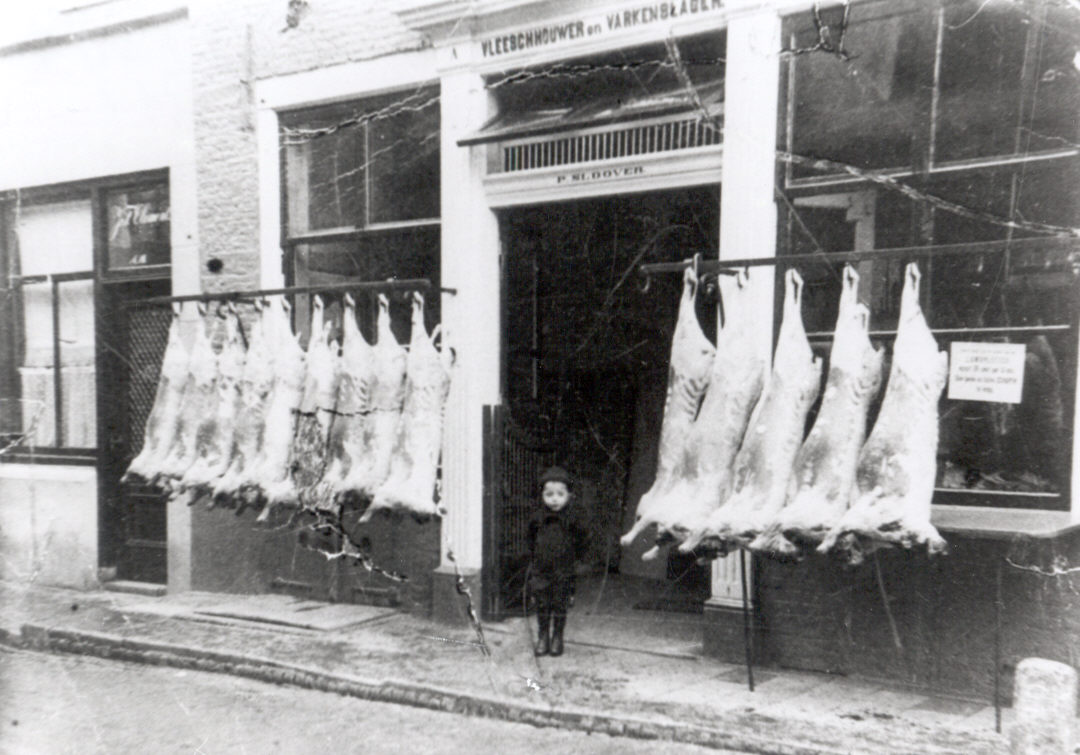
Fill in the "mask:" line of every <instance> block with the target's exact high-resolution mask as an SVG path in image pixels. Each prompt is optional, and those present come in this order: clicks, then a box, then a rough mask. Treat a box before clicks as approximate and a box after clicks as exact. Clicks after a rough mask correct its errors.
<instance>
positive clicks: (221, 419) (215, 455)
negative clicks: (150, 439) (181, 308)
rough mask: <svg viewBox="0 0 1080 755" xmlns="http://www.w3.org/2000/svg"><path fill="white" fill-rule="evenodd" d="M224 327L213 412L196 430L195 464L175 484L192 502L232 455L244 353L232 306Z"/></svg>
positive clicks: (224, 466) (221, 472) (216, 477)
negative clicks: (197, 431)
mask: <svg viewBox="0 0 1080 755" xmlns="http://www.w3.org/2000/svg"><path fill="white" fill-rule="evenodd" d="M224 323H225V326H224V331H225V336H224V341H223V342H222V346H221V352H220V353H219V354H218V359H217V364H218V374H217V379H216V380H215V381H214V388H215V390H216V391H217V397H216V401H215V407H214V409H215V411H214V413H213V415H212V416H209V417H206V418H205V419H204V421H203V423H202V425H201V427H200V429H199V439H198V442H197V443H196V454H195V461H194V463H192V465H191V466H190V467H188V470H187V471H186V472H185V473H184V475H183V477H181V478H180V481H179V484H178V489H179V490H182V491H186V492H188V493H189V495H191V496H192V500H194V499H195V498H197V497H199V496H201V495H203V494H204V493H207V492H209V491H210V486H211V485H212V484H213V483H214V482H215V481H216V480H217V479H218V478H219V477H221V475H222V474H224V473H225V470H226V469H227V468H228V465H229V459H230V456H231V454H232V445H233V444H232V441H233V430H234V428H235V423H236V413H237V409H238V408H239V406H238V403H239V399H240V378H241V376H242V374H243V371H244V358H245V356H246V350H245V348H244V342H243V337H242V335H241V333H240V328H241V327H242V325H241V323H240V319H239V314H238V313H237V312H236V309H235V307H234V306H232V305H229V307H228V312H227V314H226V315H225V319H224Z"/></svg>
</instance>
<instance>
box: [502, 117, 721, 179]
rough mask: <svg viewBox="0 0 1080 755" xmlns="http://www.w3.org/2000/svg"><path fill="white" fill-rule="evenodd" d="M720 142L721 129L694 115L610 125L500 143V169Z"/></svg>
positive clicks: (706, 145) (555, 163)
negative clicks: (526, 140)
mask: <svg viewBox="0 0 1080 755" xmlns="http://www.w3.org/2000/svg"><path fill="white" fill-rule="evenodd" d="M721 142H722V134H721V132H720V130H719V129H717V128H716V127H715V126H713V125H711V124H707V123H705V122H703V121H701V120H700V119H699V118H697V117H687V118H682V119H680V120H675V121H667V122H661V123H649V124H637V125H632V126H625V127H622V128H618V127H612V128H610V129H608V130H604V131H597V132H594V133H588V134H571V135H556V136H549V137H544V138H539V139H536V140H533V141H528V142H522V143H516V144H506V145H503V147H502V172H504V173H515V172H518V171H524V170H536V169H538V168H550V167H556V166H560V165H574V164H577V163H586V162H593V161H597V160H611V159H614V158H619V157H633V156H635V155H647V154H651V153H654V152H672V151H676V150H683V149H693V148H695V147H711V146H714V145H718V144H720V143H721Z"/></svg>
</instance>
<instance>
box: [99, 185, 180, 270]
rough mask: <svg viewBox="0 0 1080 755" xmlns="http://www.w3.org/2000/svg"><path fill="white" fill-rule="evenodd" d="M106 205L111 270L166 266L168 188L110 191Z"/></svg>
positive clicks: (167, 250) (162, 186)
mask: <svg viewBox="0 0 1080 755" xmlns="http://www.w3.org/2000/svg"><path fill="white" fill-rule="evenodd" d="M107 204H108V213H109V239H108V242H109V244H108V248H109V269H110V270H116V269H118V268H130V267H145V266H147V265H167V264H169V261H170V253H169V188H168V186H167V185H165V184H160V185H157V186H150V187H140V188H135V189H117V190H114V191H110V192H109V194H108V202H107Z"/></svg>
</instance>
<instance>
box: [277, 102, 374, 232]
mask: <svg viewBox="0 0 1080 755" xmlns="http://www.w3.org/2000/svg"><path fill="white" fill-rule="evenodd" d="M349 117H350V116H349V115H348V113H346V112H343V111H340V110H338V109H334V110H333V111H332V112H328V113H326V114H325V115H321V116H320V117H318V118H311V117H308V118H306V119H304V121H303V124H304V125H303V127H297V128H287V129H286V132H285V135H284V147H285V172H286V191H287V193H288V216H289V217H288V221H289V222H288V227H289V233H291V234H300V233H307V232H309V231H320V230H326V229H328V228H353V227H361V226H363V225H364V182H365V179H366V176H365V172H366V170H365V167H366V166H365V165H364V128H363V126H358V125H350V126H345V127H342V128H338V129H333V128H331V127H332V126H333V125H334V124H336V123H340V122H344V121H346V120H348V119H349Z"/></svg>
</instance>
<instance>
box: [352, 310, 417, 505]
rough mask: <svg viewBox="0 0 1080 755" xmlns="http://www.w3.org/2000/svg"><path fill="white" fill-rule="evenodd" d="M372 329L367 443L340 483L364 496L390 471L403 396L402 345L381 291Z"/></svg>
mask: <svg viewBox="0 0 1080 755" xmlns="http://www.w3.org/2000/svg"><path fill="white" fill-rule="evenodd" d="M376 329H377V332H378V336H377V340H376V342H375V345H374V346H373V347H372V349H371V356H372V360H371V363H372V372H371V384H370V386H371V387H370V392H369V395H370V401H371V416H370V419H369V421H370V443H369V444H368V446H367V453H365V454H364V455H362V456H361V457H360V458H359V460H357V459H355V458H354V459H353V460H352V464H351V466H350V469H349V473H348V474H347V475H346V477H345V480H344V482H342V483H341V489H342V490H343V491H354V492H355V494H356V495H358V496H360V497H362V498H366V499H368V500H370V499H372V498H374V496H375V493H376V491H378V489H379V486H380V485H382V484H383V482H385V481H386V478H387V476H388V475H389V474H390V460H391V458H392V455H393V452H394V443H395V441H396V436H397V426H398V421H399V420H400V418H401V407H402V404H403V402H404V399H405V360H406V354H405V348H404V347H403V346H402V345H401V344H399V343H398V342H397V339H396V338H395V337H394V333H393V331H391V329H390V300H389V299H387V298H386V296H385V295H384V294H379V316H378V322H377V325H376Z"/></svg>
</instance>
